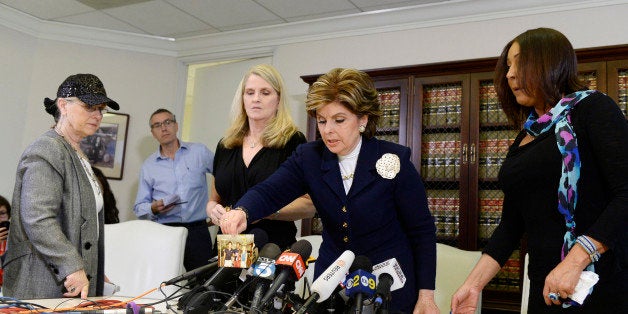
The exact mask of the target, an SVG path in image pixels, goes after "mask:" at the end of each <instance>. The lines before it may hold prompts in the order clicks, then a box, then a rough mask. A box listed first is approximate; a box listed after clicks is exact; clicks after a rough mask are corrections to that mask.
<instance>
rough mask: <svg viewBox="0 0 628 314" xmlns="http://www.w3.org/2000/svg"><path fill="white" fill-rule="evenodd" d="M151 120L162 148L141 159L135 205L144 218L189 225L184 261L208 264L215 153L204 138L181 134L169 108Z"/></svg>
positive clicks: (187, 265)
mask: <svg viewBox="0 0 628 314" xmlns="http://www.w3.org/2000/svg"><path fill="white" fill-rule="evenodd" d="M149 126H150V129H151V133H152V134H153V137H154V138H155V139H156V140H157V141H158V142H159V148H158V149H157V151H156V152H155V153H153V154H152V155H150V156H149V157H148V158H147V159H146V161H144V164H143V165H142V169H141V171H140V180H139V188H138V191H137V197H136V199H135V206H134V208H133V211H134V212H135V215H137V217H138V218H139V219H147V220H152V221H155V222H158V223H162V224H164V225H169V226H182V227H186V228H187V229H188V238H187V241H186V243H185V256H184V261H183V265H184V266H185V269H186V270H191V269H194V268H197V267H200V266H204V265H206V264H207V261H208V260H209V258H210V255H211V249H212V241H211V237H210V235H209V230H208V228H207V223H206V218H207V214H206V213H205V205H206V204H207V200H208V189H207V177H206V174H207V173H212V165H213V161H214V153H212V152H211V151H210V150H209V149H208V148H207V147H206V146H205V145H203V144H200V143H190V142H183V141H181V140H179V139H178V138H177V131H178V130H179V125H178V123H177V120H176V119H175V116H174V114H172V112H170V111H168V110H167V109H158V110H156V111H155V112H153V114H152V115H151V116H150V119H149Z"/></svg>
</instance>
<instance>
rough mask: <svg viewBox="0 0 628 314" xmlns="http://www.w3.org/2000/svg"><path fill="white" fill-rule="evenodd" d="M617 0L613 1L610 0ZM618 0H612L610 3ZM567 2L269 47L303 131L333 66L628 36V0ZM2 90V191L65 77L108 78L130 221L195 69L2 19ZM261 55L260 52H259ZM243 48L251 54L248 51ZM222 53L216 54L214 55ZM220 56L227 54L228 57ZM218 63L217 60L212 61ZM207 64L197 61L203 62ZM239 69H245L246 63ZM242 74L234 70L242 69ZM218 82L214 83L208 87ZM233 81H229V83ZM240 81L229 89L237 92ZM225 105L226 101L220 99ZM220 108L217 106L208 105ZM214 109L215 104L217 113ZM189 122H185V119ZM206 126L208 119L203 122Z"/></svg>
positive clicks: (121, 199) (430, 59)
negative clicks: (536, 36)
mask: <svg viewBox="0 0 628 314" xmlns="http://www.w3.org/2000/svg"><path fill="white" fill-rule="evenodd" d="M606 2H609V1H606ZM611 2H612V1H611ZM616 2H618V3H619V4H617V5H608V6H602V7H599V8H586V9H574V10H562V11H560V12H554V13H545V14H539V13H537V12H534V13H533V14H530V15H526V16H516V17H502V18H497V19H492V20H484V19H483V20H481V21H480V20H478V21H476V22H467V23H460V24H453V25H444V24H446V23H443V25H442V26H430V27H423V28H418V29H411V30H403V31H394V32H388V33H377V34H365V35H360V36H353V37H342V38H340V37H339V38H335V39H324V40H309V41H308V40H304V41H301V42H298V43H286V44H279V45H277V46H274V47H272V49H268V51H270V52H269V54H268V55H266V56H267V57H272V60H273V64H274V65H275V66H276V67H277V68H278V69H279V71H280V72H281V73H282V75H283V76H284V79H285V81H286V85H287V89H288V91H289V93H290V100H291V103H292V113H293V115H294V116H295V120H296V122H297V124H298V125H299V126H300V127H301V129H302V130H303V131H305V128H306V114H305V110H304V105H303V101H304V99H305V92H306V91H307V86H306V84H305V83H303V82H302V80H301V79H300V76H302V75H310V74H317V73H324V72H327V71H328V70H330V69H331V68H333V67H355V68H359V69H373V68H381V67H393V66H404V65H414V64H427V63H435V62H445V61H454V60H465V59H476V58H484V57H494V56H497V55H498V54H499V53H500V52H501V49H502V47H503V46H504V45H505V44H506V42H507V41H509V40H510V39H512V38H513V37H515V36H516V35H518V34H519V33H521V32H523V31H524V30H526V29H529V28H534V27H540V26H546V27H553V28H556V29H558V30H560V31H562V32H563V33H565V34H566V35H567V37H568V38H570V40H571V41H572V43H573V44H574V46H575V47H576V48H585V47H597V46H608V45H620V44H627V43H628V32H626V30H627V29H628V19H626V18H625V16H623V15H625V12H628V4H625V2H624V3H621V1H616ZM0 40H1V41H0V42H2V45H0V57H3V60H9V61H10V62H8V63H7V62H3V63H2V64H3V65H2V73H1V74H2V75H0V95H2V96H3V102H4V103H3V105H2V107H3V108H7V109H5V111H4V113H5V114H4V115H3V118H4V119H3V123H0V139H1V144H2V145H3V147H7V148H9V149H8V150H6V152H5V153H4V154H2V155H0V173H2V174H3V178H2V180H0V181H1V182H0V194H2V195H6V196H10V195H11V194H10V193H11V192H12V189H13V180H14V172H15V166H16V163H17V159H18V157H19V154H21V152H22V150H23V149H24V147H25V146H26V145H27V144H28V143H29V142H31V141H32V140H33V139H34V138H35V137H36V136H37V135H39V134H40V133H42V132H44V131H45V130H46V129H47V128H48V127H49V126H50V125H51V122H52V119H51V117H50V116H49V115H47V114H46V113H45V112H44V111H43V108H42V99H43V98H44V97H46V96H48V97H53V96H54V95H55V92H56V88H57V86H58V85H59V83H60V82H61V81H62V80H63V79H64V78H65V77H66V76H67V75H69V74H73V73H77V72H93V73H95V74H97V75H98V76H99V77H100V78H101V79H102V80H103V82H104V84H105V87H106V88H107V91H108V93H109V94H110V95H111V97H112V98H114V99H116V100H117V101H118V102H119V103H120V105H121V110H120V111H121V112H124V113H128V114H130V116H131V122H130V127H129V138H128V143H127V152H126V160H125V169H124V178H123V180H122V181H113V180H112V181H111V185H112V188H113V190H114V193H115V195H116V197H117V199H118V203H119V204H120V206H119V207H120V208H121V210H122V213H121V219H122V220H128V219H132V218H134V215H133V213H132V211H131V207H132V205H133V201H134V199H135V193H136V190H137V175H138V172H139V167H140V165H141V163H142V161H143V160H144V159H145V158H146V157H147V156H148V155H149V154H150V153H151V152H152V151H154V150H155V149H156V147H157V144H156V142H155V141H154V140H153V139H152V137H151V136H150V132H149V129H148V126H147V120H148V117H149V115H150V113H151V112H152V111H153V110H154V109H155V108H157V107H169V106H170V108H172V109H173V112H175V113H177V116H179V117H181V116H183V115H182V113H183V101H184V97H183V93H182V91H181V88H182V86H184V84H185V80H186V75H185V72H184V70H182V68H181V67H179V64H178V61H177V59H176V58H174V57H167V56H157V55H151V54H148V53H140V52H128V51H124V50H116V49H107V48H96V47H93V46H87V45H81V44H72V43H67V42H60V41H52V40H37V39H33V38H32V37H30V36H29V35H24V34H20V33H18V32H16V31H12V30H9V29H8V28H5V27H2V26H0ZM251 54H252V55H255V54H256V53H255V52H252V53H251ZM240 55H242V53H240ZM214 56H215V55H214ZM217 59H222V60H224V56H218V57H217ZM207 61H217V60H207ZM196 62H198V60H196ZM238 71H240V70H238ZM242 74H243V73H235V74H233V75H234V76H235V77H240V76H241V75H242ZM207 88H208V89H211V88H212V86H208V87H207ZM220 88H226V87H220ZM233 91H234V87H232V88H229V89H228V91H227V93H230V94H232V93H233ZM221 105H224V104H221ZM206 109H207V110H208V111H210V110H212V107H211V105H209V106H208V107H207V108H206ZM212 112H214V111H212ZM226 119H227V117H225V116H221V115H215V114H211V115H209V114H208V115H207V117H205V120H206V123H205V124H197V125H198V129H196V128H195V130H194V133H195V134H197V135H194V138H195V140H199V141H201V142H205V143H206V144H208V146H210V148H212V149H213V148H214V147H215V143H214V144H213V145H214V147H211V145H212V144H210V143H209V142H214V141H215V139H213V140H210V139H209V137H208V139H207V141H204V140H200V138H199V139H197V138H198V137H200V136H202V134H210V132H213V133H215V130H212V129H211V128H210V127H209V126H211V125H212V124H215V123H223V124H224V121H226ZM185 123H186V121H182V124H185ZM203 125H206V126H207V127H204V126H203Z"/></svg>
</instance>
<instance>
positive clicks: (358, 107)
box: [305, 68, 382, 138]
mask: <svg viewBox="0 0 628 314" xmlns="http://www.w3.org/2000/svg"><path fill="white" fill-rule="evenodd" d="M334 101H338V102H339V103H341V104H342V105H343V106H345V107H346V108H347V109H349V111H351V112H353V113H354V114H356V115H357V116H358V117H362V116H368V122H367V123H366V128H365V130H364V133H363V135H364V136H365V137H366V138H371V137H373V136H374V135H375V131H376V130H377V122H378V121H379V118H380V116H381V115H382V111H381V110H380V108H379V99H378V98H377V89H375V85H374V84H373V80H371V77H369V75H368V74H366V73H364V72H362V71H360V70H356V69H342V68H336V69H332V70H330V71H329V72H327V73H326V74H323V75H321V76H320V77H319V78H318V80H316V82H314V84H312V85H311V86H310V89H309V90H308V92H307V97H306V99H305V106H306V107H305V109H306V110H307V113H308V115H310V117H312V118H316V111H317V110H319V109H321V108H322V107H324V106H326V105H328V104H329V103H331V102H334Z"/></svg>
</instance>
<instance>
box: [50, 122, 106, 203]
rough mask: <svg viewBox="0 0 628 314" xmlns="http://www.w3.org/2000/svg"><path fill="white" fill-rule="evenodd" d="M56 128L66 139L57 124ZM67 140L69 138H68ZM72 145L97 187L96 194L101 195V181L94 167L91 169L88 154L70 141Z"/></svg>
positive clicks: (86, 172)
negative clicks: (93, 169)
mask: <svg viewBox="0 0 628 314" xmlns="http://www.w3.org/2000/svg"><path fill="white" fill-rule="evenodd" d="M54 130H55V132H57V134H59V135H60V136H61V137H63V138H64V139H65V136H64V135H63V134H62V133H61V131H60V130H59V129H58V128H57V126H55V128H54ZM66 141H67V139H66ZM68 143H69V142H68ZM70 146H72V148H73V149H74V151H75V152H76V155H77V156H78V157H79V161H80V162H81V166H83V170H85V174H86V175H87V178H88V179H89V180H90V181H91V185H92V186H93V187H94V188H95V189H96V191H95V192H96V194H97V195H100V194H101V193H102V190H101V188H100V183H99V181H98V179H97V178H96V175H95V174H94V171H92V169H91V164H90V163H89V159H87V156H85V154H83V152H82V151H81V149H80V148H79V149H77V148H76V147H74V145H72V144H71V143H70Z"/></svg>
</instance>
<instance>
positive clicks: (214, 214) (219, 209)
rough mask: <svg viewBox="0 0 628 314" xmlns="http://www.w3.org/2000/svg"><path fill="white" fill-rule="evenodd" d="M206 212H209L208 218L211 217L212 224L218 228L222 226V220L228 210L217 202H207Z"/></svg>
mask: <svg viewBox="0 0 628 314" xmlns="http://www.w3.org/2000/svg"><path fill="white" fill-rule="evenodd" d="M205 211H206V212H207V217H209V219H210V220H211V222H212V223H213V224H214V225H216V226H220V220H221V219H222V216H223V215H224V214H225V213H226V212H227V209H225V208H224V207H223V206H222V205H220V204H218V203H217V202H215V201H209V202H207V207H206V208H205Z"/></svg>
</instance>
